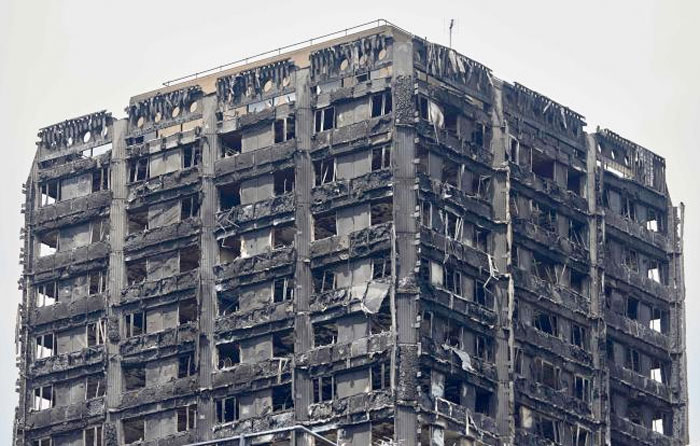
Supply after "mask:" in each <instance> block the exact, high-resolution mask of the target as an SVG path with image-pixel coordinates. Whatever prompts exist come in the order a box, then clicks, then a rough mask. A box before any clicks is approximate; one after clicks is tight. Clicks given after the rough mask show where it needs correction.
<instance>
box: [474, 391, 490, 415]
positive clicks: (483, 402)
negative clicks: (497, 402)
mask: <svg viewBox="0 0 700 446" xmlns="http://www.w3.org/2000/svg"><path fill="white" fill-rule="evenodd" d="M491 399H492V394H491V392H489V391H488V390H484V389H480V388H478V387H477V389H476V397H475V399H474V412H476V413H480V414H483V415H486V416H490V415H491Z"/></svg>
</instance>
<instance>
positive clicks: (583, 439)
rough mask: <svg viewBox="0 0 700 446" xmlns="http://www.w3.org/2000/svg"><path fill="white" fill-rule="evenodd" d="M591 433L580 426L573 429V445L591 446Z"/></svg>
mask: <svg viewBox="0 0 700 446" xmlns="http://www.w3.org/2000/svg"><path fill="white" fill-rule="evenodd" d="M589 438H591V433H590V432H589V431H588V430H586V429H584V428H582V427H581V426H579V425H576V427H573V428H571V444H572V445H573V446H589V440H588V439H589Z"/></svg>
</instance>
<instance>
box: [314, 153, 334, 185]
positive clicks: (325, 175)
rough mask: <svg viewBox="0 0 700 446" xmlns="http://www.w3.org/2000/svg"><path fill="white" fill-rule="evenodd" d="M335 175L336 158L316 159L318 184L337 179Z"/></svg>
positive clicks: (315, 176) (316, 181)
mask: <svg viewBox="0 0 700 446" xmlns="http://www.w3.org/2000/svg"><path fill="white" fill-rule="evenodd" d="M335 175H336V166H335V158H332V157H331V158H325V159H322V160H319V161H314V184H315V185H316V186H320V185H322V184H326V183H331V182H333V181H335Z"/></svg>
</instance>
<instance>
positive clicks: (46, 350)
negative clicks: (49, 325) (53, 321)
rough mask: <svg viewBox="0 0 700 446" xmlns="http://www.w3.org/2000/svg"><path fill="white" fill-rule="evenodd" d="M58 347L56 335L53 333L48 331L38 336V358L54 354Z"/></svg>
mask: <svg viewBox="0 0 700 446" xmlns="http://www.w3.org/2000/svg"><path fill="white" fill-rule="evenodd" d="M56 349H57V345H56V336H54V334H53V333H46V334H43V335H40V336H37V337H36V353H35V358H36V359H41V358H49V357H51V356H54V355H55V354H56Z"/></svg>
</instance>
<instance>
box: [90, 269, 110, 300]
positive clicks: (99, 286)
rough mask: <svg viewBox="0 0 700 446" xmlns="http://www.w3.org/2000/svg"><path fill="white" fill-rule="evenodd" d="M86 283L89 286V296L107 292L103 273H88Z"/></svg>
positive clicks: (104, 273)
mask: <svg viewBox="0 0 700 446" xmlns="http://www.w3.org/2000/svg"><path fill="white" fill-rule="evenodd" d="M88 282H89V284H90V288H89V290H88V293H89V294H90V295H91V296H92V295H95V294H100V293H104V292H106V291H107V273H106V272H105V271H90V272H89V273H88Z"/></svg>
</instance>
